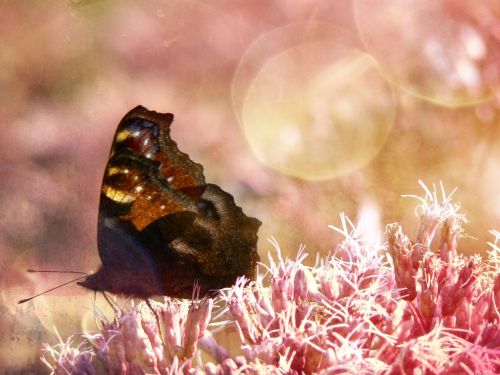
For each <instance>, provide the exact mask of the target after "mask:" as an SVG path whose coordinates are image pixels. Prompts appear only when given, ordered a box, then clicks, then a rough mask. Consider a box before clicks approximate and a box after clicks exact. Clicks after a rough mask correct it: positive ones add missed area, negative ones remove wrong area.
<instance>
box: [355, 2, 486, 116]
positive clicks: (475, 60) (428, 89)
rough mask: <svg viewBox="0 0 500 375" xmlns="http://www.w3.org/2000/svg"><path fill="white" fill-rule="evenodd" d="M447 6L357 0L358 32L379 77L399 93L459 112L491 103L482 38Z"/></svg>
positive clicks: (431, 3)
mask: <svg viewBox="0 0 500 375" xmlns="http://www.w3.org/2000/svg"><path fill="white" fill-rule="evenodd" d="M445 6H446V2H444V1H435V0H380V1H377V3H376V6H374V3H373V1H370V0H355V2H354V14H355V19H356V24H357V28H358V31H359V34H360V36H361V39H362V40H363V42H364V44H365V48H366V49H367V51H368V52H369V53H370V54H371V55H372V56H373V57H374V58H375V59H376V60H377V62H378V63H379V64H380V66H381V69H382V72H383V74H384V75H385V76H386V77H387V79H389V80H390V81H392V82H393V83H394V84H395V85H397V86H398V87H400V88H401V89H403V90H405V91H407V92H409V93H411V94H413V95H415V96H417V97H419V98H422V99H425V100H428V101H431V102H434V103H435V104H438V105H443V106H449V107H458V106H468V105H473V104H476V103H479V102H481V101H484V100H488V99H490V98H491V90H490V89H489V88H488V87H487V86H486V85H485V84H484V80H483V77H482V75H483V72H482V66H481V65H482V62H483V60H484V58H485V56H486V54H487V47H486V44H485V42H484V41H483V39H482V37H481V34H480V33H479V31H478V30H476V29H475V28H474V27H473V26H472V25H468V24H467V23H464V22H463V20H462V21H460V20H458V19H454V18H453V15H452V14H450V12H447V11H446V9H445Z"/></svg>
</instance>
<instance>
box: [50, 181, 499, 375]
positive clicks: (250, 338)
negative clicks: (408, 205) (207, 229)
mask: <svg viewBox="0 0 500 375" xmlns="http://www.w3.org/2000/svg"><path fill="white" fill-rule="evenodd" d="M421 203H422V204H421V205H420V206H419V208H420V209H421V212H420V214H421V216H420V220H421V221H420V229H419V232H418V235H417V237H416V240H415V241H412V240H410V239H409V238H408V236H407V235H405V234H404V233H403V230H402V228H401V226H400V225H398V224H391V225H389V226H387V230H386V236H387V243H386V244H385V245H379V246H374V245H370V244H367V243H365V242H364V241H363V236H362V230H361V228H360V227H355V226H354V225H352V223H351V222H350V221H349V220H348V219H347V218H346V217H345V216H342V223H343V225H342V228H334V229H336V230H337V231H340V232H342V233H343V234H344V235H345V240H344V241H343V242H342V243H341V244H340V245H339V246H338V247H337V249H336V250H335V251H334V252H333V253H332V254H331V255H330V256H328V257H326V258H324V259H321V258H318V259H317V261H316V264H315V266H313V267H308V266H306V265H305V264H304V262H303V261H304V259H305V257H306V254H305V253H304V252H303V251H302V250H301V251H299V255H298V256H297V258H296V259H295V260H290V259H282V257H281V255H280V252H279V251H278V259H277V260H274V259H273V258H271V257H270V265H269V267H268V268H267V271H268V272H267V273H266V274H265V275H262V274H261V275H259V277H258V278H257V280H256V281H254V282H251V283H249V282H248V281H247V280H243V279H241V280H239V281H238V282H237V283H236V285H235V286H234V287H232V288H228V289H225V290H222V291H221V292H220V295H219V297H217V299H216V303H217V304H219V305H220V306H222V308H221V309H220V311H219V312H218V314H214V316H212V300H210V299H202V300H194V301H174V300H171V299H169V298H166V299H165V303H163V304H160V303H154V302H150V306H152V308H153V309H154V311H155V313H153V312H152V311H151V309H150V308H149V307H148V305H147V304H146V303H145V302H142V303H141V304H139V305H138V306H137V307H135V308H131V309H130V310H129V311H127V312H126V313H123V314H122V313H119V314H118V315H117V317H116V319H115V320H114V321H113V322H108V323H104V324H103V326H102V330H101V332H100V333H97V334H94V335H88V334H87V335H85V336H84V337H85V343H84V344H82V345H85V346H82V345H81V346H80V347H78V348H74V349H72V348H71V342H70V340H68V342H66V343H64V342H62V340H61V343H60V344H59V345H58V346H56V347H54V348H49V347H48V348H47V349H46V350H47V352H46V354H45V361H46V363H47V364H48V365H49V366H50V368H51V369H52V370H53V372H54V373H55V374H67V373H71V374H96V373H99V371H101V370H99V369H102V370H103V371H105V372H106V373H111V374H145V373H154V374H174V373H183V374H185V373H187V374H196V373H207V374H214V375H215V374H243V373H244V374H284V373H286V374H310V373H319V374H450V375H451V374H498V373H500V249H499V248H498V246H497V245H496V241H495V242H494V243H491V244H490V245H491V247H492V250H491V251H490V253H489V258H488V259H487V260H485V261H483V260H482V259H481V258H480V257H479V256H473V257H466V256H464V255H460V254H458V252H457V241H458V239H459V237H460V235H461V233H462V229H461V224H462V223H463V221H464V217H463V216H462V215H460V214H458V213H457V210H458V206H457V205H454V204H452V202H451V200H450V197H449V196H446V195H445V194H444V193H443V196H442V198H441V199H438V194H437V192H436V191H434V192H431V191H428V190H426V197H425V198H422V199H421ZM438 232H440V236H439V240H436V238H437V237H438V236H437V235H436V234H437V233H438ZM492 233H493V234H494V235H495V236H496V237H497V239H499V233H498V232H495V231H494V232H492ZM274 245H275V246H276V247H278V245H277V244H276V243H275V242H274ZM151 303H153V305H151ZM215 315H217V316H215ZM221 319H223V320H222V321H221ZM210 320H212V324H213V326H215V325H221V326H222V327H223V328H224V329H225V330H228V331H229V330H235V331H236V333H237V334H236V335H235V336H236V338H237V341H238V343H239V344H238V345H239V346H240V347H241V352H242V354H241V353H240V354H239V355H236V354H234V353H232V352H234V350H229V349H228V348H223V347H221V346H220V345H219V344H218V343H217V342H216V341H215V339H214V337H213V336H212V334H211V333H210V332H209V331H210V330H209V329H207V327H208V328H210V326H209V322H210ZM217 320H219V322H216V321H217ZM158 325H160V326H161V327H162V328H161V333H160V332H159V330H158ZM197 349H202V350H203V351H205V352H207V353H208V354H209V355H210V356H211V357H212V359H211V360H207V359H205V360H204V361H202V360H201V356H197V353H198V352H201V351H202V350H198V351H197ZM48 357H51V359H50V360H49V358H48ZM205 357H206V356H205ZM196 358H198V360H195V359H196Z"/></svg>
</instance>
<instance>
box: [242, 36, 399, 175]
mask: <svg viewBox="0 0 500 375" xmlns="http://www.w3.org/2000/svg"><path fill="white" fill-rule="evenodd" d="M257 53H259V51H257ZM241 87H242V88H244V86H241ZM235 102H236V105H237V100H236V101H235ZM236 109H237V108H236ZM394 112H395V105H394V97H393V92H392V90H391V88H390V86H389V85H388V84H387V83H386V81H385V80H384V79H383V78H382V77H381V76H380V75H379V74H378V71H377V69H376V64H375V62H374V61H373V59H372V58H370V57H369V56H368V55H367V54H364V53H362V52H361V51H359V50H357V49H354V48H351V47H349V46H346V45H344V44H342V43H336V42H334V41H332V40H328V38H326V37H325V36H324V35H323V34H322V33H321V37H318V38H309V39H307V40H306V41H305V42H303V43H298V44H296V45H294V46H293V47H290V48H287V49H285V50H282V51H280V52H279V53H277V54H275V55H273V56H271V57H270V58H268V60H267V61H266V62H265V64H262V67H261V69H260V71H258V72H257V74H256V75H255V76H254V78H253V80H252V82H251V84H250V85H249V86H248V89H247V90H246V97H245V99H244V101H243V102H242V106H241V112H240V113H241V116H240V118H241V122H242V125H243V128H244V131H245V134H246V137H247V140H248V142H249V143H250V145H251V147H252V149H253V151H254V153H255V155H256V156H257V157H258V158H259V160H260V161H261V162H263V163H264V164H266V165H268V166H270V167H272V168H274V169H276V170H278V171H280V172H281V173H284V174H286V175H289V176H294V177H298V178H302V179H306V180H322V179H329V178H333V177H336V176H339V175H342V174H346V173H349V172H352V171H354V170H356V169H358V168H360V167H363V166H364V165H365V164H367V163H368V162H370V160H372V159H373V157H374V156H375V155H376V154H377V153H378V151H379V150H380V148H381V147H382V146H383V144H384V142H385V140H386V139H387V136H388V134H389V132H390V129H391V127H392V124H393V120H394Z"/></svg>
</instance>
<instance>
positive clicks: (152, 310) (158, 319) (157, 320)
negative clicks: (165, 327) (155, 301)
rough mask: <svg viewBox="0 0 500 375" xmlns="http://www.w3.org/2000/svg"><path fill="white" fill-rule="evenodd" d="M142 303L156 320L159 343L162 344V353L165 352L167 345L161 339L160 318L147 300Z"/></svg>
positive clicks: (162, 338) (163, 339)
mask: <svg viewBox="0 0 500 375" xmlns="http://www.w3.org/2000/svg"><path fill="white" fill-rule="evenodd" d="M144 301H145V302H146V305H148V307H149V309H150V310H151V312H152V313H153V314H154V316H155V319H156V325H157V326H158V334H159V335H160V338H161V342H162V344H163V351H164V352H166V350H167V345H166V344H165V338H164V337H163V332H162V330H161V324H160V317H159V315H158V311H156V310H155V309H154V308H153V306H151V302H150V301H149V298H145V299H144Z"/></svg>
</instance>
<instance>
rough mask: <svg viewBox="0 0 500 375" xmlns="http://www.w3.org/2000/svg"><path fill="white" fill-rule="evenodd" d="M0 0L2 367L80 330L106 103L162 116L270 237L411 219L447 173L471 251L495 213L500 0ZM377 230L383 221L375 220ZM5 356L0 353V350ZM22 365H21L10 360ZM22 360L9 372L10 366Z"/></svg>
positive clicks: (412, 225) (324, 233) (332, 239)
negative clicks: (75, 282) (78, 276)
mask: <svg viewBox="0 0 500 375" xmlns="http://www.w3.org/2000/svg"><path fill="white" fill-rule="evenodd" d="M376 4H377V5H376V6H374V2H371V1H368V0H356V1H348V0H339V1H327V0H322V1H319V0H318V1H312V0H311V1H307V0H300V1H292V0H278V1H273V2H264V1H243V0H241V1H226V0H219V1H211V0H206V1H187V0H177V1H161V0H156V1H154V0H145V1H141V2H137V1H111V0H109V1H108V0H102V1H97V0H66V1H62V0H59V1H55V0H54V1H43V2H34V1H24V0H23V1H1V2H0V115H1V119H2V120H1V135H0V208H1V211H0V212H1V215H0V268H1V272H0V277H1V284H0V288H1V297H2V298H1V300H0V330H1V331H2V332H4V335H3V336H2V339H0V347H1V349H0V369H2V370H5V372H6V371H7V370H8V371H11V373H26V374H28V373H40V372H43V371H45V367H44V366H43V365H41V364H40V362H39V360H38V357H39V356H40V347H41V343H42V342H44V341H49V342H51V343H54V342H55V340H56V339H55V337H56V336H55V334H54V331H53V328H52V324H55V325H56V326H57V329H58V330H59V332H60V333H61V335H62V336H63V337H64V336H67V335H69V334H71V333H72V332H78V331H81V329H82V325H81V322H82V319H83V318H82V317H81V315H79V314H78V311H79V310H80V311H81V310H82V309H84V308H83V307H82V306H86V307H85V309H86V311H87V310H88V308H87V307H90V306H91V304H92V293H90V292H87V291H85V290H81V288H79V287H77V286H71V287H67V288H62V289H60V290H58V291H56V292H54V293H52V294H51V295H50V296H43V297H40V298H39V299H38V300H35V301H32V302H29V303H27V304H25V305H21V306H19V307H17V305H16V301H17V300H18V299H20V298H23V297H26V296H29V295H32V294H34V293H36V292H39V291H41V290H44V289H46V288H48V287H51V286H53V285H57V284H58V283H62V282H63V281H64V280H67V279H69V278H71V277H70V276H69V277H68V275H66V276H64V275H43V276H42V275H36V274H26V273H25V269H26V268H39V269H61V270H76V271H91V270H95V269H96V268H97V267H98V265H99V258H98V254H97V248H96V221H97V209H98V199H99V191H100V184H101V178H102V174H103V169H104V166H105V164H106V161H107V157H108V152H109V148H110V146H111V139H112V136H113V133H114V131H115V128H116V126H117V124H118V122H119V120H120V119H121V117H122V116H123V115H124V114H125V113H126V112H127V111H128V110H130V109H131V108H133V107H134V106H136V105H138V104H142V105H144V106H146V107H148V108H149V109H151V110H156V111H159V112H171V113H174V114H175V121H174V124H173V127H172V136H173V138H174V139H175V140H176V141H177V143H178V145H179V148H180V149H181V150H182V151H184V152H187V153H188V154H189V155H190V157H191V158H192V159H193V160H194V161H196V162H198V163H201V164H203V166H204V168H205V176H206V179H207V181H210V182H214V183H217V184H219V185H221V186H222V187H223V188H224V189H225V190H227V191H229V192H231V193H232V194H233V195H234V196H235V198H236V201H237V203H238V204H239V205H240V206H242V207H243V208H244V211H245V212H246V213H247V214H248V215H251V216H256V217H258V218H259V219H260V220H261V221H262V222H263V225H262V227H261V229H260V232H259V253H260V255H261V258H262V260H263V261H264V262H265V260H266V258H267V253H268V252H269V251H271V249H272V246H271V245H270V244H269V243H268V242H267V238H269V237H270V236H275V237H276V239H277V240H278V242H279V243H280V245H281V247H282V250H283V252H284V253H285V254H288V255H289V256H294V255H295V253H296V251H297V249H298V248H299V246H300V245H301V244H305V245H306V251H308V252H309V253H310V254H311V257H310V258H311V259H310V260H311V261H312V260H313V259H314V258H315V256H316V254H317V253H319V254H327V253H328V252H329V251H330V250H332V249H334V248H335V245H336V243H337V241H338V240H339V239H340V237H339V236H338V234H337V233H336V232H334V231H333V230H331V229H329V228H328V225H329V224H333V225H340V222H339V216H338V214H339V212H341V211H344V212H346V213H347V214H348V216H349V217H351V218H352V219H353V220H357V219H359V218H360V217H361V216H362V214H363V213H364V214H367V215H369V216H368V217H369V220H370V223H371V227H372V228H373V231H374V233H377V230H379V231H380V233H381V236H383V231H384V228H385V224H387V223H391V222H395V221H398V222H401V223H402V224H403V226H404V227H405V228H406V230H407V231H408V232H409V233H410V234H414V233H413V232H414V231H415V230H416V228H417V219H416V217H415V215H414V207H415V205H416V203H417V202H416V201H414V200H412V199H410V198H402V197H401V194H418V195H421V194H422V193H423V191H422V189H421V188H420V187H419V185H418V183H417V181H418V179H422V180H423V181H424V182H425V183H426V184H427V185H428V186H431V185H432V183H438V182H439V181H442V182H443V184H444V186H445V188H446V189H447V191H448V192H450V191H451V190H452V189H453V188H455V187H457V188H458V190H457V192H456V193H455V195H454V198H455V201H457V202H460V203H461V206H462V210H463V212H464V213H465V214H466V215H467V217H468V219H469V223H468V224H467V225H466V227H465V229H466V234H467V235H468V236H466V237H465V238H463V239H462V241H461V244H460V245H459V248H461V249H462V251H463V252H465V253H468V254H470V253H474V252H478V253H482V254H484V252H485V250H487V249H488V246H487V244H486V242H487V241H491V240H492V239H493V236H491V234H490V233H488V231H489V230H490V229H494V228H496V229H499V226H500V225H499V223H500V194H499V193H498V192H499V188H498V186H499V185H498V182H499V181H500V161H499V160H500V126H499V125H500V124H499V101H500V84H499V83H500V5H499V4H498V2H496V1H494V0H483V1H481V2H479V3H478V2H474V1H472V0H466V1H461V2H460V3H459V4H458V3H457V2H453V1H444V0H441V1H433V0H424V1H422V0H420V1H417V0H413V1H410V0H404V1H397V0H382V1H377V2H376ZM381 238H382V240H383V237H381ZM2 366H3V367H2ZM23 369H24V370H23ZM22 371H24V372H22Z"/></svg>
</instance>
